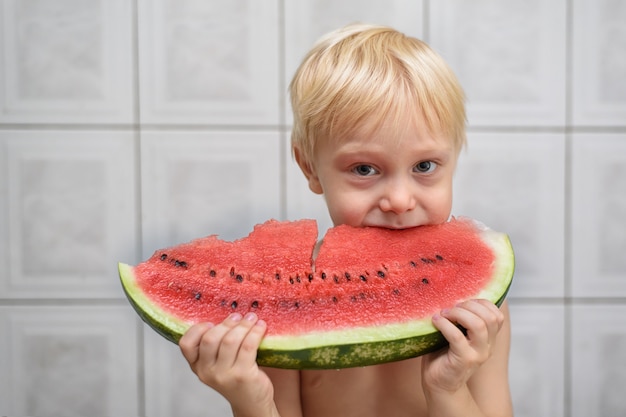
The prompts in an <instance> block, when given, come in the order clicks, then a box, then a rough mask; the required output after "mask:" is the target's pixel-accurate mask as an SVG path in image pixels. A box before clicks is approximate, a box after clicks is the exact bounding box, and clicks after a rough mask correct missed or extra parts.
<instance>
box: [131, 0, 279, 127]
mask: <svg viewBox="0 0 626 417" xmlns="http://www.w3.org/2000/svg"><path fill="white" fill-rule="evenodd" d="M138 2H139V16H138V24H139V58H140V62H139V69H140V85H141V106H140V111H141V120H142V122H143V123H154V124H179V123H185V124H200V125H203V124H240V125H250V124H252V125H255V124H256V125H260V124H269V125H277V124H278V122H279V119H278V115H279V107H278V97H279V91H278V83H279V74H280V72H279V70H278V68H279V60H278V51H279V48H278V42H279V40H278V28H279V25H278V1H277V0H236V1H222V2H215V1H211V2H209V1H184V2H181V1H179V0H158V1H155V0H138Z"/></svg>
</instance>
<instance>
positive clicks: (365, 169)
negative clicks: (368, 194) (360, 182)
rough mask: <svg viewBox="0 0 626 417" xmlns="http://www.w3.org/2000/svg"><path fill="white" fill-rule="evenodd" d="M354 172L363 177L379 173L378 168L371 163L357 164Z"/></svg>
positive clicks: (353, 169)
mask: <svg viewBox="0 0 626 417" xmlns="http://www.w3.org/2000/svg"><path fill="white" fill-rule="evenodd" d="M352 172H354V173H355V174H357V175H360V176H363V177H367V176H370V175H376V174H378V170H377V169H376V168H374V167H373V166H371V165H357V166H355V167H354V168H352Z"/></svg>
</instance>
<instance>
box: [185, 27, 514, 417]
mask: <svg viewBox="0 0 626 417" xmlns="http://www.w3.org/2000/svg"><path fill="white" fill-rule="evenodd" d="M290 92H291V96H292V106H293V110H294V128H293V133H292V149H293V153H294V156H295V159H296V161H297V163H298V164H299V166H300V168H301V169H302V171H303V173H304V175H305V176H306V178H307V181H308V184H309V187H310V189H311V190H312V191H313V192H315V193H318V194H323V195H324V197H325V199H326V203H327V205H328V209H329V212H330V216H331V218H332V220H333V223H334V224H335V225H338V224H350V225H353V226H379V227H388V228H407V227H414V226H419V225H424V224H434V223H441V222H445V221H446V220H447V219H448V217H449V216H450V212H451V206H452V178H453V174H454V169H455V165H456V161H457V157H458V155H459V151H460V150H461V148H462V147H463V145H464V142H465V108H464V97H463V92H462V90H461V88H460V86H459V84H458V82H457V80H456V77H455V76H454V74H453V73H452V72H451V70H450V69H449V68H448V67H447V65H446V64H445V63H444V62H443V60H442V59H441V58H440V57H439V56H438V55H436V54H435V53H434V52H433V51H432V50H431V49H430V48H428V46H426V45H425V44H424V43H422V42H421V41H419V40H417V39H414V38H409V37H406V36H404V35H403V34H401V33H398V32H397V31H395V30H393V29H390V28H386V27H379V26H368V25H351V26H348V27H345V28H343V29H340V30H338V31H335V32H332V33H330V34H329V35H327V36H326V37H324V38H322V39H321V40H320V41H319V42H318V43H317V44H316V46H315V47H314V48H313V50H312V51H311V52H310V53H309V54H308V55H307V57H305V59H304V61H303V63H302V64H301V66H300V68H299V69H298V71H297V72H296V75H295V77H294V79H293V81H292V83H291V85H290ZM433 324H434V325H435V327H437V329H439V330H440V331H441V332H442V333H443V335H444V336H445V338H446V339H447V340H448V342H449V347H448V348H445V349H443V350H441V351H438V352H434V353H431V354H428V355H424V356H422V357H418V358H413V359H409V360H405V361H401V362H395V363H388V364H382V365H376V366H369V367H363V368H354V369H342V370H340V371H334V370H331V371H294V370H282V369H261V368H259V367H258V366H257V365H256V362H255V357H256V350H257V348H258V346H259V343H260V341H261V339H262V338H263V334H264V332H265V329H266V324H265V323H264V322H263V321H262V320H259V319H258V318H257V316H256V315H254V314H253V313H248V314H247V315H246V316H244V317H242V316H241V315H239V314H233V315H232V316H230V317H229V318H227V319H226V320H225V321H224V322H223V323H220V324H211V323H202V324H197V325H195V326H193V327H192V328H191V329H190V330H189V331H188V332H187V333H186V334H185V335H184V336H183V338H182V339H181V340H180V347H181V350H182V352H183V355H184V356H185V358H186V359H187V361H188V362H189V364H190V365H191V368H192V369H193V371H194V372H195V373H196V374H197V375H198V377H199V378H200V380H201V381H203V382H204V383H205V384H207V385H209V386H211V387H213V388H214V389H215V390H217V391H218V392H220V393H221V394H222V395H223V396H224V397H225V398H226V399H227V400H228V401H229V402H230V404H231V406H232V410H233V414H234V415H235V416H237V417H243V416H254V417H260V416H283V417H296V416H297V417H312V416H314V417H334V416H337V417H347V416H359V417H368V416H384V417H387V416H389V417H396V416H432V417H434V416H441V417H443V416H463V417H472V416H488V417H496V416H498V417H500V416H502V417H505V416H512V406H511V400H510V393H509V385H508V371H507V368H508V351H509V343H510V324H509V313H508V307H507V305H506V303H505V304H504V305H503V306H502V308H501V309H498V308H497V307H495V306H494V305H493V304H491V303H489V302H487V301H485V300H469V301H466V302H463V303H460V304H459V305H457V306H455V307H454V308H451V309H447V310H444V311H441V313H440V314H437V315H435V317H434V318H433ZM455 324H459V325H461V326H463V327H464V328H465V329H466V334H464V333H463V332H462V331H461V330H459V328H458V327H456V325H455Z"/></svg>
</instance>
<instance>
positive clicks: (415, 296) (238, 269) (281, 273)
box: [120, 219, 514, 368]
mask: <svg viewBox="0 0 626 417" xmlns="http://www.w3.org/2000/svg"><path fill="white" fill-rule="evenodd" d="M316 242H317V225H316V223H315V221H313V220H300V221H295V222H279V221H275V220H271V221H268V222H266V223H264V224H262V225H258V226H256V227H255V228H254V230H253V231H252V232H251V233H250V235H249V236H248V237H246V238H243V239H239V240H236V241H234V242H227V241H223V240H221V239H219V238H217V237H216V236H209V237H206V238H202V239H197V240H194V241H192V242H189V243H186V244H182V245H179V246H175V247H172V248H168V249H162V250H158V251H156V252H155V253H154V255H153V256H152V257H151V258H150V259H148V260H147V261H145V262H143V263H141V264H139V265H137V266H136V267H130V266H127V265H123V264H121V265H120V277H121V279H122V283H123V285H124V289H125V291H126V294H127V296H128V297H129V300H130V301H131V304H132V305H133V306H134V307H135V309H136V310H137V312H138V313H139V314H140V315H141V316H142V318H143V319H144V320H145V321H146V322H147V323H148V324H150V325H151V326H152V327H153V328H154V329H155V330H156V331H158V332H159V333H161V334H162V335H163V336H165V337H166V338H168V339H170V340H172V341H174V342H177V341H178V338H180V336H181V335H182V333H184V331H185V330H186V328H188V327H189V326H190V325H191V324H193V323H197V322H204V321H210V322H213V323H219V322H221V321H223V320H224V319H225V318H226V317H227V316H228V315H229V314H231V313H233V312H239V313H241V314H245V313H247V312H249V311H254V312H256V313H257V315H258V316H259V317H260V318H262V319H263V320H265V321H266V322H267V323H268V327H267V333H266V336H265V339H264V341H263V342H262V345H261V348H260V350H259V358H262V359H263V362H264V363H263V364H266V365H269V366H278V367H288V368H339V367H345V366H357V365H364V364H370V363H380V362H385V361H389V360H398V359H403V358H406V357H411V356H416V355H419V354H422V353H425V352H428V351H431V350H433V349H435V348H437V347H440V346H441V345H442V343H445V341H444V340H443V339H442V337H441V335H440V334H438V332H436V330H435V329H434V327H432V323H431V322H430V317H432V315H433V314H434V313H436V312H438V311H440V310H441V309H443V308H447V307H451V306H453V305H455V304H456V303H457V302H459V301H462V300H466V299H469V298H478V297H480V298H489V299H491V300H492V301H493V302H495V303H499V302H501V301H502V300H503V298H504V296H505V294H506V292H507V291H508V288H509V285H510V282H511V279H512V274H513V267H514V260H513V253H512V250H511V247H510V243H509V241H508V238H507V237H506V235H503V234H500V233H497V232H494V231H492V230H490V229H488V228H486V227H484V226H482V225H480V224H478V223H477V222H475V221H472V220H470V219H460V220H458V219H453V220H451V221H449V222H447V223H445V224H441V225H433V226H420V227H416V228H412V229H403V230H390V229H382V228H354V227H350V226H338V227H334V228H331V229H329V231H328V232H327V233H326V236H325V237H324V240H323V242H322V244H321V246H320V247H319V252H318V254H317V256H316V258H315V260H314V261H313V253H314V248H315V246H316ZM399 341H400V342H399ZM387 351H389V352H390V353H389V352H387ZM268 352H269V353H268ZM381 352H383V353H381ZM320 357H321V359H320Z"/></svg>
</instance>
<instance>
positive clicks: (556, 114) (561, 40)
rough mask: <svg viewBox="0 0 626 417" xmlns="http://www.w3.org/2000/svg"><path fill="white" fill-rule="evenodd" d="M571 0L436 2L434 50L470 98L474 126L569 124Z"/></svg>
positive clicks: (432, 18)
mask: <svg viewBox="0 0 626 417" xmlns="http://www.w3.org/2000/svg"><path fill="white" fill-rule="evenodd" d="M566 17H567V15H566V0H553V1H542V0H530V1H520V0H505V1H498V2H494V1H490V0H480V1H472V2H456V1H454V0H443V1H431V2H430V15H429V28H430V41H431V44H432V45H433V46H434V47H435V49H438V50H439V51H440V52H441V54H442V55H443V56H444V57H445V58H446V59H447V60H448V62H449V64H450V65H451V66H452V68H453V70H454V71H455V72H456V73H457V75H458V76H459V79H460V80H461V83H462V85H463V86H464V88H465V91H466V93H467V96H468V106H467V111H468V115H469V124H470V126H529V125H531V126H550V125H557V126H560V125H563V123H564V122H565V110H566V108H565V85H566V78H565V75H566V66H565V51H566Z"/></svg>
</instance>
